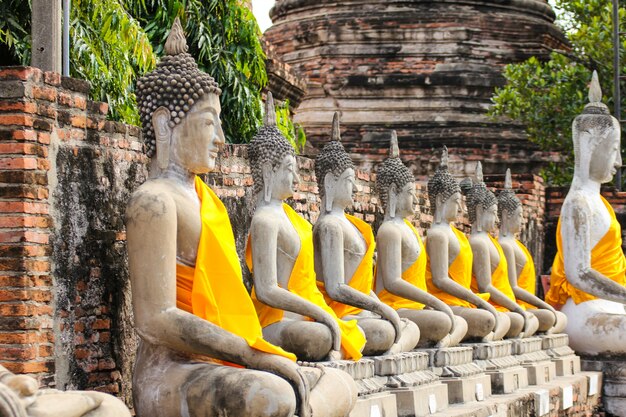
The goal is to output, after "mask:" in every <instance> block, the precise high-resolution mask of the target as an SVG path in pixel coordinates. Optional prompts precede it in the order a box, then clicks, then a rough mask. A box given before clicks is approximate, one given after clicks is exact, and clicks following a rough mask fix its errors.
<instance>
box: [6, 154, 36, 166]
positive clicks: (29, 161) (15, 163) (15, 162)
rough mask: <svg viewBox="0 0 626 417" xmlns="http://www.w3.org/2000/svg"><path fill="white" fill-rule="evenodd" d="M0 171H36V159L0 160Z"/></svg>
mask: <svg viewBox="0 0 626 417" xmlns="http://www.w3.org/2000/svg"><path fill="white" fill-rule="evenodd" d="M0 169H37V158H32V157H9V158H7V157H4V158H0Z"/></svg>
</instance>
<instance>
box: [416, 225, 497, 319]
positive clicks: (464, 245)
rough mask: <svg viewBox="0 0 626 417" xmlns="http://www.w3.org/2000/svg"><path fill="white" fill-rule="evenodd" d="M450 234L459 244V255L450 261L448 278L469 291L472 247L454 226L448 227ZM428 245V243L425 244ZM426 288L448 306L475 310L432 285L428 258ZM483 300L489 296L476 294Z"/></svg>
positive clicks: (472, 255) (463, 301)
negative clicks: (450, 230) (452, 234)
mask: <svg viewBox="0 0 626 417" xmlns="http://www.w3.org/2000/svg"><path fill="white" fill-rule="evenodd" d="M450 229H452V232H453V233H454V235H455V236H456V238H457V240H458V242H459V254H458V255H457V257H456V258H454V260H453V261H452V263H451V264H450V266H449V267H448V276H449V277H450V278H451V279H452V280H453V281H454V282H456V283H457V284H459V285H462V286H463V287H465V288H467V289H468V290H471V285H472V262H473V261H474V254H473V253H472V247H471V246H470V243H469V240H467V237H466V236H465V234H464V233H463V232H461V231H460V230H459V229H457V228H456V227H454V226H450ZM426 244H428V242H426ZM426 287H427V288H428V292H429V293H430V294H432V295H434V296H435V297H437V298H439V299H440V300H441V301H443V302H444V303H446V304H447V305H449V306H459V307H466V308H475V306H474V305H473V304H471V303H469V302H467V301H465V300H462V299H460V298H457V297H455V296H453V295H452V294H448V293H447V292H444V291H442V290H440V289H439V288H438V287H437V286H436V285H435V284H434V283H433V277H432V273H431V271H430V258H427V261H426ZM476 295H478V296H479V297H480V298H482V299H483V300H489V294H487V293H477V294H476Z"/></svg>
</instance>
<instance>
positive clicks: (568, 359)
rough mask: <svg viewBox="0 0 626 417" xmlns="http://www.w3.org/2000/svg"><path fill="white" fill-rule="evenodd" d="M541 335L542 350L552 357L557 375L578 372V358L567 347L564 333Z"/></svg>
mask: <svg viewBox="0 0 626 417" xmlns="http://www.w3.org/2000/svg"><path fill="white" fill-rule="evenodd" d="M540 337H541V346H542V348H543V350H544V351H545V352H546V353H547V354H548V355H549V356H550V357H551V358H552V361H553V362H554V364H555V366H556V375H557V376H570V375H574V374H576V373H578V372H580V358H579V357H578V356H576V354H575V353H574V351H573V350H572V348H570V347H569V337H568V336H567V335H566V334H552V335H545V336H540Z"/></svg>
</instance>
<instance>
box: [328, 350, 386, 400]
mask: <svg viewBox="0 0 626 417" xmlns="http://www.w3.org/2000/svg"><path fill="white" fill-rule="evenodd" d="M318 365H320V366H325V367H328V368H336V369H340V370H342V371H344V372H346V373H347V374H348V375H350V376H351V377H352V379H354V382H355V383H356V386H357V388H358V390H359V397H363V396H366V395H371V394H375V393H377V392H382V391H384V390H385V388H386V387H385V382H386V381H387V378H381V377H377V376H376V367H375V361H374V359H371V358H361V359H360V360H359V361H357V362H354V361H348V360H341V361H332V362H318Z"/></svg>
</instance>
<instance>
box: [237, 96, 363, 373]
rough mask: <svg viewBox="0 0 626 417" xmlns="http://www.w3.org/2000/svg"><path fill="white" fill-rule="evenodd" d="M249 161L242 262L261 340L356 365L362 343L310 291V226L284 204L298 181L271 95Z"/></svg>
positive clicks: (308, 356)
mask: <svg viewBox="0 0 626 417" xmlns="http://www.w3.org/2000/svg"><path fill="white" fill-rule="evenodd" d="M250 162H251V166H252V176H253V178H254V188H255V191H256V193H257V196H258V200H257V206H256V211H255V213H254V216H253V218H252V224H251V225H250V236H249V241H248V246H247V253H246V255H247V262H248V266H249V267H250V270H251V271H252V272H253V279H254V290H253V294H252V296H253V299H254V303H255V307H256V310H257V313H258V315H259V318H260V321H261V326H262V327H263V334H264V336H265V338H266V339H267V340H268V341H270V342H272V343H275V344H277V345H279V346H281V347H282V348H284V349H286V350H288V351H290V352H293V353H295V354H296V356H297V357H298V359H300V360H304V361H320V360H324V359H330V360H332V359H340V358H341V357H345V358H347V359H355V360H357V359H359V358H360V357H361V350H362V349H363V346H364V345H365V338H364V336H363V334H362V332H361V330H360V329H359V328H358V326H357V323H356V321H355V320H353V321H350V322H346V321H343V320H340V319H338V318H337V316H336V315H335V313H334V312H333V310H332V309H330V308H329V307H328V305H327V304H326V302H325V301H324V297H323V296H322V294H321V293H320V292H319V290H318V289H317V285H316V277H315V270H314V266H313V237H312V226H311V224H310V223H309V222H308V221H306V220H305V219H303V218H302V217H301V216H300V215H298V214H297V213H296V212H295V211H294V210H293V209H292V208H291V207H289V206H288V205H287V204H285V203H284V202H283V200H285V199H287V198H289V197H292V196H293V193H294V192H295V187H296V185H297V183H298V181H299V177H298V173H297V163H296V158H295V153H294V150H293V147H292V146H291V144H289V142H288V141H287V139H286V138H285V137H284V136H283V135H282V133H281V132H280V130H278V128H277V127H276V114H275V112H274V104H273V100H272V95H271V93H269V94H268V99H267V103H266V112H265V122H264V126H263V127H262V128H261V130H260V131H259V132H258V133H257V135H256V136H255V137H254V139H253V140H252V143H251V144H250Z"/></svg>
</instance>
